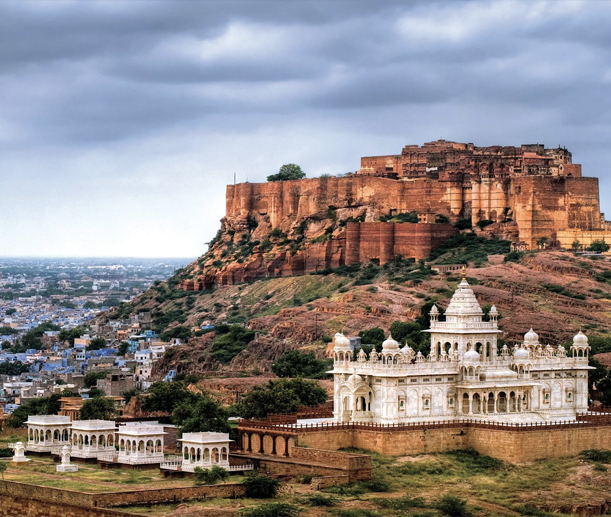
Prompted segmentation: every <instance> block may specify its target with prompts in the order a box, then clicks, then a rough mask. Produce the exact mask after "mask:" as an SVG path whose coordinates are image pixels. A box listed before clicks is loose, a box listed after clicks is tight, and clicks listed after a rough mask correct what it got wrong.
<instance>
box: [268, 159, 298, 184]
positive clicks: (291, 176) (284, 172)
mask: <svg viewBox="0 0 611 517" xmlns="http://www.w3.org/2000/svg"><path fill="white" fill-rule="evenodd" d="M303 178H305V172H303V171H302V170H301V167H300V166H299V165H295V164H294V163H286V164H284V165H283V166H282V167H280V169H279V170H278V174H272V175H270V176H268V177H267V181H285V180H301V179H303Z"/></svg>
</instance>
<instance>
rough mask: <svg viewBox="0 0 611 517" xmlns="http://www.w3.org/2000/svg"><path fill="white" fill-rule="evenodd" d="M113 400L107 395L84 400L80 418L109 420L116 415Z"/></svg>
mask: <svg viewBox="0 0 611 517" xmlns="http://www.w3.org/2000/svg"><path fill="white" fill-rule="evenodd" d="M116 412H117V409H116V406H115V401H114V400H113V399H111V398H107V397H95V398H92V399H89V400H86V401H85V403H84V404H83V407H81V411H80V417H81V420H110V419H111V418H113V417H114V416H115V415H116Z"/></svg>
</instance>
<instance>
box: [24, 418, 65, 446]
mask: <svg viewBox="0 0 611 517" xmlns="http://www.w3.org/2000/svg"><path fill="white" fill-rule="evenodd" d="M26 425H27V426H28V443H27V446H26V448H27V450H28V451H31V452H55V453H59V452H60V450H61V448H62V447H63V446H64V445H70V430H71V427H72V422H71V421H70V417H68V416H58V415H36V416H29V417H28V420H27V422H26Z"/></svg>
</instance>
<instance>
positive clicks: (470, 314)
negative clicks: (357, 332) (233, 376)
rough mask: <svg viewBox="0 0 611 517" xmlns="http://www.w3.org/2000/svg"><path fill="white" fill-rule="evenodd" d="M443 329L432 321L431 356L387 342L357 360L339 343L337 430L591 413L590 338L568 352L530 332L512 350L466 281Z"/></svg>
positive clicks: (344, 341) (434, 313) (435, 313)
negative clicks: (347, 425)
mask: <svg viewBox="0 0 611 517" xmlns="http://www.w3.org/2000/svg"><path fill="white" fill-rule="evenodd" d="M445 315H446V321H439V310H438V309H437V307H436V306H433V308H432V310H431V313H430V316H431V325H430V329H429V330H426V331H425V332H428V333H429V334H430V338H431V341H430V353H429V355H428V356H426V357H425V356H424V355H423V354H422V353H420V352H418V353H417V354H416V353H415V352H414V350H413V349H411V347H409V346H407V345H406V346H404V347H403V348H400V347H399V344H398V343H397V342H396V341H395V340H393V339H392V337H389V338H388V339H387V340H386V341H384V343H383V348H382V352H380V353H378V352H376V350H375V349H374V350H373V351H372V352H371V354H369V356H367V354H366V353H365V352H364V351H363V350H361V351H360V352H359V353H358V354H357V357H356V360H354V359H353V352H352V350H351V347H350V343H349V340H348V338H346V337H345V336H343V335H342V334H339V333H338V334H336V335H335V347H334V350H333V353H334V365H333V366H334V367H333V371H332V372H331V373H333V376H334V408H335V410H334V418H335V420H336V421H338V422H372V423H388V424H391V423H407V422H417V421H427V420H429V421H430V420H451V419H460V418H479V419H482V420H488V421H490V420H492V421H505V422H524V423H526V422H540V421H553V420H574V419H575V417H576V413H577V412H583V411H586V410H587V408H588V370H589V369H590V367H589V366H588V355H589V349H590V347H589V346H588V339H587V337H586V336H585V335H584V334H583V333H582V332H581V331H580V332H579V333H578V334H577V335H576V336H575V337H574V339H573V344H572V346H571V349H570V352H569V353H567V351H566V349H565V348H564V347H562V346H558V347H557V348H554V347H552V346H550V345H547V346H544V345H543V344H541V343H540V342H539V338H538V336H537V334H536V333H535V332H534V331H533V330H532V329H531V330H530V331H529V332H528V333H527V334H526V335H525V336H524V342H523V343H521V344H520V346H517V345H516V346H515V347H513V348H512V349H510V348H508V347H507V346H506V345H504V346H503V347H502V348H501V349H500V350H499V347H498V345H497V340H498V337H499V335H500V334H501V331H500V330H499V329H498V325H497V317H498V312H497V310H496V308H495V307H494V306H493V307H492V308H491V310H490V312H489V315H488V316H489V321H484V318H483V316H484V314H483V311H482V309H481V307H480V305H479V303H478V302H477V299H476V297H475V294H474V293H473V290H472V289H471V288H470V286H469V284H468V283H467V281H466V279H464V278H463V280H462V282H461V283H460V284H459V286H458V288H457V290H456V292H455V293H454V295H453V297H452V300H451V301H450V305H449V306H448V308H447V310H446V312H445Z"/></svg>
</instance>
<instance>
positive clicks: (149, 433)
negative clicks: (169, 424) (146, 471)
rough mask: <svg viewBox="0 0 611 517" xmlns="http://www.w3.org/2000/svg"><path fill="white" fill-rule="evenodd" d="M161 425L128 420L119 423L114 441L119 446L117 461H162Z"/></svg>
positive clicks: (133, 463) (136, 463) (143, 462)
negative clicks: (122, 423)
mask: <svg viewBox="0 0 611 517" xmlns="http://www.w3.org/2000/svg"><path fill="white" fill-rule="evenodd" d="M166 434H167V433H165V432H164V431H163V426H162V425H159V424H156V423H148V422H130V423H128V424H125V425H120V426H119V430H118V431H117V440H116V443H117V445H118V446H119V454H118V456H117V462H118V463H127V464H129V465H142V464H150V463H158V464H161V463H162V462H163V437H164V436H165V435H166Z"/></svg>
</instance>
